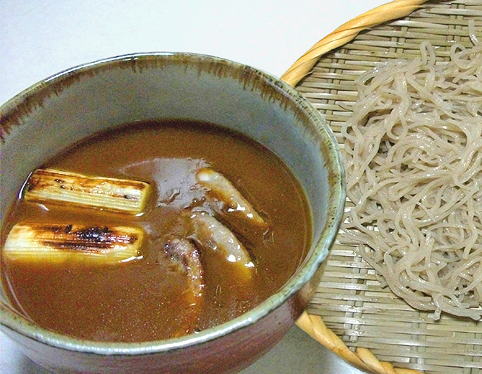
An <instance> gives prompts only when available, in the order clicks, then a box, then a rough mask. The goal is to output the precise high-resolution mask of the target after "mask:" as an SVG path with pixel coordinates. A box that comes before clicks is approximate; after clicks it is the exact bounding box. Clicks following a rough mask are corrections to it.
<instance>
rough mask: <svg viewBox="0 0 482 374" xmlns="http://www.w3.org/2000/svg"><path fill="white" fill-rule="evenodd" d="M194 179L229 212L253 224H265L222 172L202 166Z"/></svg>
mask: <svg viewBox="0 0 482 374" xmlns="http://www.w3.org/2000/svg"><path fill="white" fill-rule="evenodd" d="M196 180H197V182H198V183H199V184H200V185H201V186H202V187H204V188H206V189H207V190H208V192H209V193H210V194H211V195H214V197H215V198H216V199H219V200H220V201H221V202H222V203H224V204H226V206H227V207H228V211H229V212H235V213H237V214H238V215H239V216H241V217H242V218H243V219H244V220H247V221H249V222H251V223H253V224H256V225H260V226H266V221H265V220H264V219H263V218H262V217H261V216H260V215H259V213H258V212H257V211H256V210H255V209H254V208H253V206H252V205H251V204H250V202H249V201H248V200H247V199H246V198H245V197H244V196H243V195H242V194H241V192H239V191H238V190H237V189H236V187H234V185H233V184H232V183H231V182H230V181H229V180H228V179H227V178H226V177H225V176H224V175H223V174H221V173H219V172H217V171H216V170H214V169H211V168H202V169H199V170H198V171H197V173H196Z"/></svg>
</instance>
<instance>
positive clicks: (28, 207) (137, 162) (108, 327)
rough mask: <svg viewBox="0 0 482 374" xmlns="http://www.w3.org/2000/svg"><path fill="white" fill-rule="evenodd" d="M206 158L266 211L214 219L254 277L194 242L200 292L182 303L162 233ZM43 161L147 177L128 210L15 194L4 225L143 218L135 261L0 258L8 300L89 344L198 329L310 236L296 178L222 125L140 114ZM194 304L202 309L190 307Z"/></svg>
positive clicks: (194, 194) (295, 256)
mask: <svg viewBox="0 0 482 374" xmlns="http://www.w3.org/2000/svg"><path fill="white" fill-rule="evenodd" d="M206 165H209V166H210V167H212V168H213V169H216V170H217V171H219V172H221V173H223V174H224V175H225V176H226V177H227V178H228V179H229V180H231V182H232V183H233V184H234V185H235V186H236V188H237V189H238V190H239V191H240V192H241V193H242V194H243V195H244V196H245V197H246V198H247V199H248V200H249V201H250V202H251V203H252V205H253V206H254V208H255V209H256V210H257V211H258V212H259V213H260V214H261V215H262V216H263V217H264V218H265V219H266V221H267V222H268V223H269V227H268V228H266V227H263V228H260V227H255V226H251V225H249V224H246V223H244V222H243V221H242V220H240V219H239V218H237V217H236V215H235V214H233V215H230V214H225V215H222V216H220V217H219V220H220V221H222V222H223V223H225V224H226V226H228V227H229V228H230V229H231V230H232V231H233V233H235V235H236V236H237V237H238V239H239V240H240V241H241V242H243V244H244V245H245V246H246V248H247V250H248V251H249V252H250V254H251V256H252V258H253V262H254V264H255V271H254V275H253V279H252V281H250V282H244V281H240V280H239V278H238V276H237V274H236V271H235V269H233V268H232V266H231V264H230V263H228V262H226V261H225V260H223V259H222V258H220V256H219V254H218V253H215V252H212V251H206V250H202V249H200V256H201V261H202V265H203V270H204V281H205V290H204V294H203V302H202V305H200V306H196V305H190V304H189V302H188V300H187V298H186V297H185V294H184V288H185V283H186V279H185V277H184V275H182V274H180V273H179V272H178V271H176V268H175V267H173V266H172V263H170V262H169V259H168V258H167V256H166V255H165V254H164V253H163V251H162V245H163V244H162V238H163V236H164V235H165V234H167V233H175V234H176V235H179V236H183V235H189V233H187V232H186V228H185V227H184V226H182V225H181V224H179V220H178V217H179V215H180V213H181V211H183V210H185V209H186V208H187V207H188V206H191V207H192V206H196V207H198V208H202V207H204V203H205V202H204V201H203V197H202V195H201V194H199V189H197V188H195V182H193V180H192V178H193V176H192V174H193V171H194V170H196V168H199V167H203V166H206ZM43 166H45V167H51V168H56V169H62V170H67V171H72V172H78V173H82V174H85V175H99V176H104V177H113V178H124V179H138V180H143V181H146V182H149V183H150V184H151V185H152V186H154V189H153V191H154V192H153V193H152V194H151V196H150V197H149V202H148V207H147V208H146V210H145V211H144V212H143V213H142V214H140V215H137V216H131V215H127V214H116V213H108V212H104V211H102V210H99V209H86V208H74V207H69V206H67V205H65V204H48V205H47V204H38V203H32V202H26V201H23V200H22V199H19V200H18V201H17V202H16V204H15V205H14V206H13V208H12V209H11V213H10V216H9V217H8V219H7V220H6V222H7V224H6V225H5V227H4V231H3V233H2V239H3V240H2V242H5V238H6V235H7V234H8V230H9V229H10V228H11V227H12V226H13V224H15V223H16V222H21V221H23V222H52V223H54V222H55V223H59V222H62V223H69V222H78V223H86V224H90V225H109V224H124V225H134V226H139V227H142V228H143V229H144V230H145V232H146V234H147V238H146V240H144V242H143V245H142V249H141V255H142V256H141V258H138V259H133V260H131V261H127V262H125V263H119V264H116V265H109V266H107V265H85V264H79V263H75V262H71V263H69V262H67V263H63V264H41V265H40V264H39V263H27V262H19V261H7V260H6V258H2V273H1V274H2V283H3V284H4V285H5V289H6V291H7V294H8V296H9V298H10V299H11V301H12V302H13V303H14V305H15V306H16V308H17V309H18V310H20V311H21V312H22V313H24V314H25V315H26V316H27V317H28V318H30V319H32V320H33V321H35V322H36V323H38V324H40V325H41V326H44V327H46V328H48V329H51V330H54V331H57V332H60V333H64V334H68V335H71V336H75V337H78V338H84V339H90V340H96V341H124V342H136V341H137V342H140V341H150V340H159V339H165V338H169V337H172V336H177V335H182V334H186V333H190V332H195V331H200V330H202V329H205V328H208V327H210V326H213V325H217V324H220V323H223V322H226V321H228V320H230V319H232V318H234V317H236V316H239V315H240V314H242V313H244V312H246V311H248V310H249V309H252V308H253V307H254V306H256V305H258V304H259V303H260V302H262V301H263V300H265V299H266V298H267V297H269V296H270V295H272V294H273V293H275V292H276V291H277V290H278V289H279V288H280V287H281V286H283V284H284V283H285V282H286V281H287V280H288V279H289V278H290V277H291V276H292V275H293V274H294V272H295V271H296V268H297V266H298V265H299V264H300V262H301V261H302V260H303V258H304V256H305V255H306V253H307V251H308V249H309V245H310V241H311V217H310V212H309V208H308V205H307V201H306V197H305V195H304V192H303V191H302V188H301V186H300V185H299V183H298V182H297V181H296V180H295V178H294V177H293V175H292V174H291V172H290V171H289V170H288V169H287V168H286V166H285V165H284V164H283V163H282V162H281V161H280V160H279V159H278V158H277V157H276V156H275V155H274V154H273V153H272V152H270V151H269V150H268V149H266V148H265V147H263V146H261V145H260V144H258V143H256V142H254V141H252V140H251V139H249V138H247V137H245V136H243V135H241V134H239V133H236V132H232V131H228V130H226V129H223V128H221V127H218V126H215V125H211V124H207V123H200V122H193V121H184V120H175V121H174V120H170V121H150V122H138V123H134V124H129V125H126V126H124V127H122V128H120V129H116V130H113V131H110V132H107V133H101V134H98V135H96V136H94V137H91V138H89V139H87V140H85V141H82V142H80V143H79V144H76V145H75V146H73V147H71V148H70V149H68V150H67V151H66V152H63V153H61V154H59V155H58V156H56V157H55V158H53V159H51V160H50V161H48V162H47V163H46V164H45V165H43ZM196 309H199V310H196Z"/></svg>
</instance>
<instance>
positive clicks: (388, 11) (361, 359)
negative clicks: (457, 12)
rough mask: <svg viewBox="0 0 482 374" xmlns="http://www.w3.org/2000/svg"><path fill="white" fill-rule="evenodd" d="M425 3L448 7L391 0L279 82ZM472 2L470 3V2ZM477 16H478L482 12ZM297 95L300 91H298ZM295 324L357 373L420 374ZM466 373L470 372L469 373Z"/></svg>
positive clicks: (311, 323) (324, 42) (324, 330)
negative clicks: (357, 369)
mask: <svg viewBox="0 0 482 374" xmlns="http://www.w3.org/2000/svg"><path fill="white" fill-rule="evenodd" d="M470 1H472V0H468V2H470ZM429 2H432V3H448V4H449V5H450V4H451V3H452V2H447V1H444V0H441V1H440V0H438V1H437V0H432V1H430V0H394V1H391V2H389V3H387V4H384V5H381V6H379V7H377V8H374V9H372V10H370V11H368V12H366V13H364V14H362V15H360V16H358V17H356V18H354V19H352V20H351V21H348V22H347V23H345V24H343V25H342V26H340V27H339V28H337V29H336V30H334V31H333V32H332V33H330V34H329V35H327V36H326V37H324V38H323V39H321V40H320V41H319V42H318V43H316V44H315V45H313V47H311V48H310V49H309V50H308V51H307V52H306V53H305V54H303V55H302V56H301V57H300V58H299V59H298V60H297V61H296V62H295V63H294V64H293V65H292V66H291V67H290V68H289V69H288V70H287V71H286V72H285V73H284V74H283V75H282V76H281V79H282V80H284V81H285V82H287V83H288V84H290V85H292V86H294V87H295V88H299V87H300V82H301V81H302V80H304V78H306V77H309V76H310V75H311V73H312V71H313V68H314V67H315V65H316V64H317V63H318V62H319V61H320V60H321V59H322V58H324V57H325V56H326V55H327V54H330V53H335V51H336V50H337V49H339V48H344V47H345V46H346V45H347V43H350V42H351V41H353V40H354V39H355V38H356V37H357V36H358V35H359V34H360V33H361V32H362V31H365V30H370V29H375V28H376V27H377V26H380V25H383V24H387V23H388V22H390V21H397V20H400V19H403V18H404V17H407V16H410V15H411V14H412V13H413V12H414V11H416V10H419V9H422V8H423V7H424V6H425V3H429ZM455 3H463V0H459V1H455ZM473 3H474V1H472V4H473ZM479 4H480V6H481V7H482V2H480V3H478V4H477V5H479ZM480 15H482V10H481V14H480ZM313 79H314V78H313ZM301 93H303V92H302V91H301ZM308 99H309V98H308ZM296 324H297V325H298V326H299V327H300V328H301V329H302V330H304V331H305V332H306V333H307V334H309V335H310V336H311V337H313V338H314V339H316V340H317V341H318V342H320V343H321V344H323V345H324V346H325V347H327V348H328V349H330V350H331V351H333V352H334V353H336V354H337V355H338V356H340V357H341V358H342V359H344V360H345V361H347V362H348V363H350V364H351V365H353V366H355V367H358V368H360V369H361V370H364V371H367V372H371V373H376V374H416V373H418V374H422V372H421V371H418V370H416V369H408V368H402V367H395V366H394V364H392V363H390V362H387V361H381V360H379V359H378V358H377V357H376V356H375V355H374V354H373V353H372V350H371V349H369V348H364V347H357V348H356V349H353V347H352V349H350V348H349V347H348V345H347V344H346V342H345V341H344V340H343V339H342V338H341V337H339V336H338V335H337V334H336V333H335V332H334V331H333V330H332V329H330V328H329V327H327V325H326V324H325V322H324V320H323V318H322V317H321V316H319V315H315V314H310V313H309V312H308V311H306V312H305V313H303V315H302V316H301V317H300V318H299V320H298V321H297V323H296ZM470 372H471V373H472V371H470ZM477 372H478V371H477ZM481 372H482V369H481ZM464 373H466V371H464Z"/></svg>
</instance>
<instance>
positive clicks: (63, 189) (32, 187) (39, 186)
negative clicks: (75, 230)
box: [24, 169, 150, 214]
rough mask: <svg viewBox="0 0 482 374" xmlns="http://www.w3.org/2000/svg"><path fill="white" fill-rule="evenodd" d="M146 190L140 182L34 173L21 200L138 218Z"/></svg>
mask: <svg viewBox="0 0 482 374" xmlns="http://www.w3.org/2000/svg"><path fill="white" fill-rule="evenodd" d="M149 190H150V186H149V184H148V183H145V182H142V181H134V180H125V179H115V178H102V177H89V176H85V175H82V174H76V173H71V172H66V171H61V170H54V169H37V170H35V171H34V172H33V173H32V175H31V176H30V178H29V179H28V181H27V184H26V186H25V189H24V198H25V199H26V200H30V201H36V202H42V203H48V202H50V203H55V202H66V203H69V204H73V205H76V206H84V207H95V208H100V209H104V210H112V211H116V212H124V213H131V214H139V213H141V212H142V211H143V210H144V207H145V205H146V201H147V197H148V194H149Z"/></svg>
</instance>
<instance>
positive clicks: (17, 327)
mask: <svg viewBox="0 0 482 374" xmlns="http://www.w3.org/2000/svg"><path fill="white" fill-rule="evenodd" d="M176 56H177V57H181V58H186V59H189V60H190V61H191V60H211V61H212V62H216V63H223V64H227V65H230V67H231V68H233V69H242V68H249V69H251V70H252V71H253V72H255V73H256V74H257V76H259V77H261V78H262V79H263V80H264V81H265V82H268V83H270V85H271V86H272V87H273V89H276V90H281V91H282V92H283V94H284V96H288V97H289V100H290V101H292V102H294V103H295V105H296V106H297V107H298V108H300V109H301V110H302V111H303V112H304V113H305V115H306V116H307V117H309V119H310V121H312V122H314V124H315V125H317V128H323V129H324V130H325V134H324V135H323V136H322V138H323V140H324V141H325V142H326V143H327V144H328V145H329V152H328V153H329V161H328V160H327V162H325V163H324V165H325V168H326V167H327V166H331V167H333V170H332V172H333V173H334V175H335V176H336V177H337V182H338V183H334V184H333V187H334V191H333V193H332V196H333V197H334V198H333V199H332V201H329V202H328V204H327V210H328V211H329V212H332V213H333V216H330V215H329V214H328V216H327V219H326V223H325V227H324V229H323V230H322V232H321V234H320V238H319V239H318V242H316V243H314V242H313V243H312V244H311V247H312V249H311V250H310V251H312V252H313V253H312V254H311V256H307V258H306V259H305V261H304V262H303V263H302V265H301V266H300V268H299V269H298V271H297V273H296V274H295V275H294V276H292V277H291V278H290V279H289V280H288V281H287V282H286V283H285V284H284V285H283V286H282V287H281V288H280V289H279V290H278V292H276V293H275V294H273V295H272V296H270V297H269V298H267V299H266V300H264V301H263V302H261V303H260V304H259V305H258V306H256V307H254V308H253V309H251V310H249V311H248V312H245V313H243V314H242V315H240V316H239V317H236V318H234V319H232V320H230V321H227V322H225V323H223V324H220V325H217V326H214V327H211V328H209V329H206V330H203V331H201V332H199V333H196V334H190V335H187V336H183V337H179V338H171V339H164V340H155V341H147V342H140V343H122V342H96V341H90V340H82V339H77V338H72V337H68V336H65V335H62V334H59V333H55V332H52V331H50V330H47V329H44V328H42V327H40V326H38V325H36V324H35V323H33V322H30V321H28V320H27V319H26V318H24V317H21V316H19V315H17V314H16V313H14V312H12V311H11V310H10V309H9V308H7V307H5V306H4V305H3V303H1V301H0V311H1V313H0V327H1V328H2V329H6V330H7V331H8V330H11V331H15V332H17V333H19V334H21V335H23V336H25V337H28V338H31V339H34V340H36V341H39V342H41V343H44V344H47V345H50V346H54V347H57V348H62V349H66V350H70V351H77V352H85V353H93V354H98V355H127V356H130V355H141V354H152V353H159V352H167V351H173V350H177V349H182V348H186V347H190V346H194V345H198V344H203V343H207V342H209V341H212V340H215V339H217V338H220V337H222V336H225V335H229V334H231V333H233V332H234V331H237V330H240V329H242V328H244V327H247V326H250V325H252V324H254V323H256V322H257V321H259V320H261V319H262V318H264V317H266V316H267V315H268V314H270V313H271V312H272V311H274V310H276V309H277V308H278V307H280V306H281V305H283V304H284V303H285V302H286V301H287V300H288V299H290V297H292V296H293V295H294V294H296V293H297V292H298V291H300V290H301V288H302V287H303V286H304V285H305V284H306V283H308V282H309V281H310V279H311V278H312V277H313V276H314V275H315V273H316V271H317V270H318V268H319V267H320V266H321V265H322V263H323V262H324V261H325V259H326V257H327V255H328V252H329V249H330V247H331V245H332V244H333V242H334V240H335V237H336V234H337V232H338V229H339V227H340V224H341V221H342V217H343V212H344V203H345V174H344V166H343V162H342V157H341V153H340V150H339V148H338V143H337V141H336V139H335V136H334V135H333V133H332V131H331V129H330V128H329V127H328V125H327V124H326V121H325V120H324V118H323V117H322V116H321V114H320V113H319V112H318V111H317V110H316V108H314V107H313V105H312V104H311V103H310V102H309V101H308V100H307V99H306V98H305V97H303V96H302V95H301V94H300V93H299V92H297V91H296V90H295V89H294V88H293V87H291V86H290V85H288V84H287V83H285V82H283V81H282V80H280V79H279V78H277V77H275V76H274V75H271V74H269V73H266V72H264V71H262V70H259V69H257V68H254V67H251V66H248V65H245V64H242V63H238V62H234V61H231V60H228V59H225V58H221V57H215V56H211V55H206V54H199V53H186V52H140V53H131V54H123V55H118V56H114V57H108V58H104V59H99V60H95V61H92V62H88V63H84V64H80V65H77V66H74V67H72V68H68V69H65V70H63V71H61V72H59V73H56V74H54V75H51V76H50V77H48V78H46V79H43V80H41V81H39V82H37V83H35V84H33V85H31V86H30V87H28V88H27V89H25V90H23V91H21V92H20V93H19V94H17V95H15V96H14V97H13V98H11V99H10V100H8V101H7V102H5V103H4V104H2V105H1V106H0V113H2V114H3V113H9V112H11V111H15V108H17V107H18V106H19V105H20V104H21V103H22V102H24V101H25V100H28V98H29V97H32V96H34V95H35V94H36V93H38V91H39V90H41V89H42V88H44V87H45V86H47V85H49V84H50V83H53V82H56V81H59V80H62V79H65V78H66V77H68V76H71V75H75V74H79V73H84V72H86V71H89V70H92V71H95V70H97V69H100V68H102V67H109V66H108V65H110V64H111V65H112V67H114V68H115V65H114V63H116V62H118V61H121V60H132V59H142V58H166V57H171V58H172V57H176ZM0 135H1V134H0ZM2 142H3V141H2ZM0 145H1V142H0Z"/></svg>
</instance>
